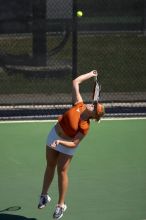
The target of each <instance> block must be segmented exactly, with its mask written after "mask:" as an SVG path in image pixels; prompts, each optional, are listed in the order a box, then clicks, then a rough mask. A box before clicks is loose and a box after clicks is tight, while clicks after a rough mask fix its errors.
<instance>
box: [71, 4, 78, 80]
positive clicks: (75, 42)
mask: <svg viewBox="0 0 146 220" xmlns="http://www.w3.org/2000/svg"><path fill="white" fill-rule="evenodd" d="M72 1H73V3H72V5H73V15H72V16H73V17H72V79H75V78H76V76H77V55H78V54H77V51H78V39H77V16H76V12H77V0H72Z"/></svg>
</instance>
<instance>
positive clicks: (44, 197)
mask: <svg viewBox="0 0 146 220" xmlns="http://www.w3.org/2000/svg"><path fill="white" fill-rule="evenodd" d="M48 202H51V198H50V196H48V195H41V196H40V200H39V204H38V209H43V208H44V207H45V206H46V205H47V203H48Z"/></svg>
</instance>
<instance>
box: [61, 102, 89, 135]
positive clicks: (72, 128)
mask: <svg viewBox="0 0 146 220" xmlns="http://www.w3.org/2000/svg"><path fill="white" fill-rule="evenodd" d="M84 109H85V104H84V103H83V102H79V103H77V104H76V105H74V106H73V107H72V108H70V109H69V110H68V111H66V112H65V113H64V114H63V115H62V116H60V117H59V118H58V121H59V124H60V126H61V127H62V129H63V131H64V132H65V134H66V135H67V136H69V137H75V135H76V134H77V133H78V132H81V133H82V134H84V135H86V134H87V132H88V130H89V125H90V121H89V120H81V118H80V116H81V113H82V112H83V110H84Z"/></svg>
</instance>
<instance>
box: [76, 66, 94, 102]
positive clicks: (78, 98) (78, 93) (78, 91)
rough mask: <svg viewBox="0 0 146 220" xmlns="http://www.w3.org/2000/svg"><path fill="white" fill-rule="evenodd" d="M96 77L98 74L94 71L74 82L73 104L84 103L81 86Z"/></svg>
mask: <svg viewBox="0 0 146 220" xmlns="http://www.w3.org/2000/svg"><path fill="white" fill-rule="evenodd" d="M96 76H97V72H96V71H94V70H92V71H91V72H89V73H85V74H82V75H80V76H78V77H77V78H76V79H74V80H73V103H74V104H76V103H78V102H83V99H82V96H81V93H80V88H79V85H80V84H81V83H82V82H84V81H86V80H88V79H90V78H92V77H96Z"/></svg>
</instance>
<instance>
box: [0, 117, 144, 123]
mask: <svg viewBox="0 0 146 220" xmlns="http://www.w3.org/2000/svg"><path fill="white" fill-rule="evenodd" d="M127 120H129V121H130V120H131V121H132V120H146V117H137V118H136V117H134V118H128V117H127V118H125V117H124V118H103V119H101V121H127ZM57 121H58V120H57V119H56V120H51V119H48V120H22V121H16V120H14V121H9V120H8V121H0V124H14V123H16V124H17V123H42V122H45V123H46V122H57Z"/></svg>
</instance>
